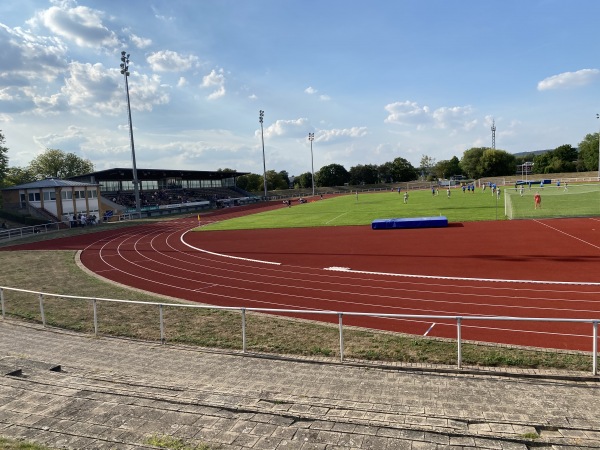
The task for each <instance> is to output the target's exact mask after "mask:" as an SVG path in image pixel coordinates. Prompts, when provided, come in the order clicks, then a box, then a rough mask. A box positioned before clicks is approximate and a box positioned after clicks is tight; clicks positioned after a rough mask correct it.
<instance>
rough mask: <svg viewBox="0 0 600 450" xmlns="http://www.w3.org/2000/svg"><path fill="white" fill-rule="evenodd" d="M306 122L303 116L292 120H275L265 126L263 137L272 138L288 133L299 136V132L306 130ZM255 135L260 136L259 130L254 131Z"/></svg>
mask: <svg viewBox="0 0 600 450" xmlns="http://www.w3.org/2000/svg"><path fill="white" fill-rule="evenodd" d="M307 124H308V119H305V118H300V119H292V120H277V121H276V122H275V123H273V124H272V125H269V126H268V127H267V128H265V130H264V132H265V137H266V138H273V137H282V136H290V135H292V136H299V135H300V134H302V135H304V134H305V132H306V127H307ZM255 135H256V136H260V130H258V131H257V132H256V133H255Z"/></svg>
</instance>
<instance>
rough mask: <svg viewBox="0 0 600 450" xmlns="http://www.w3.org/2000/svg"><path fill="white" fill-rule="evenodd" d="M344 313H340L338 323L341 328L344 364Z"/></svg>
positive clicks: (341, 349) (341, 347) (341, 358)
mask: <svg viewBox="0 0 600 450" xmlns="http://www.w3.org/2000/svg"><path fill="white" fill-rule="evenodd" d="M343 315H344V313H338V323H339V328H340V361H341V362H344V324H343V323H342V316H343Z"/></svg>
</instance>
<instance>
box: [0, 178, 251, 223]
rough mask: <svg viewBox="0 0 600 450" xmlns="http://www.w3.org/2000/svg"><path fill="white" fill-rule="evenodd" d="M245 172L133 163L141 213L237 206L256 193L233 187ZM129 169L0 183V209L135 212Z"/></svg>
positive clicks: (60, 216)
mask: <svg viewBox="0 0 600 450" xmlns="http://www.w3.org/2000/svg"><path fill="white" fill-rule="evenodd" d="M247 173H248V172H229V171H226V172H224V171H216V172H210V171H196V170H168V169H137V178H138V183H139V195H140V206H141V214H142V216H143V217H147V216H153V215H163V214H172V213H180V212H188V211H195V210H200V209H207V208H215V207H217V208H218V207H227V206H237V205H243V204H247V203H252V202H257V201H260V200H261V198H260V197H256V196H253V195H252V194H249V193H248V192H246V191H244V190H242V189H239V188H237V187H236V178H237V177H239V176H242V175H246V174H247ZM133 178H134V177H133V169H131V168H115V169H108V170H102V171H99V172H92V173H88V174H85V175H79V176H76V177H71V178H69V179H66V180H59V179H55V178H49V179H45V180H40V181H35V182H32V183H26V184H22V185H18V186H11V187H8V188H5V189H2V198H3V202H4V203H3V205H4V209H5V210H7V211H11V212H13V213H17V214H21V215H32V216H34V217H37V218H40V219H44V220H50V221H56V222H67V221H68V220H69V216H70V215H73V214H85V215H87V216H89V215H96V216H97V217H98V218H99V219H100V220H115V219H117V218H123V217H124V216H127V215H131V214H132V213H135V212H136V202H135V192H134V182H133Z"/></svg>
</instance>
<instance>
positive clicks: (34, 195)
mask: <svg viewBox="0 0 600 450" xmlns="http://www.w3.org/2000/svg"><path fill="white" fill-rule="evenodd" d="M27 195H28V197H29V201H30V202H39V201H40V193H39V192H29V193H28V194H27Z"/></svg>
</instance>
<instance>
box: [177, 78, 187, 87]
mask: <svg viewBox="0 0 600 450" xmlns="http://www.w3.org/2000/svg"><path fill="white" fill-rule="evenodd" d="M187 85H188V81H187V80H186V79H185V77H179V81H177V87H183V86H187Z"/></svg>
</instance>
